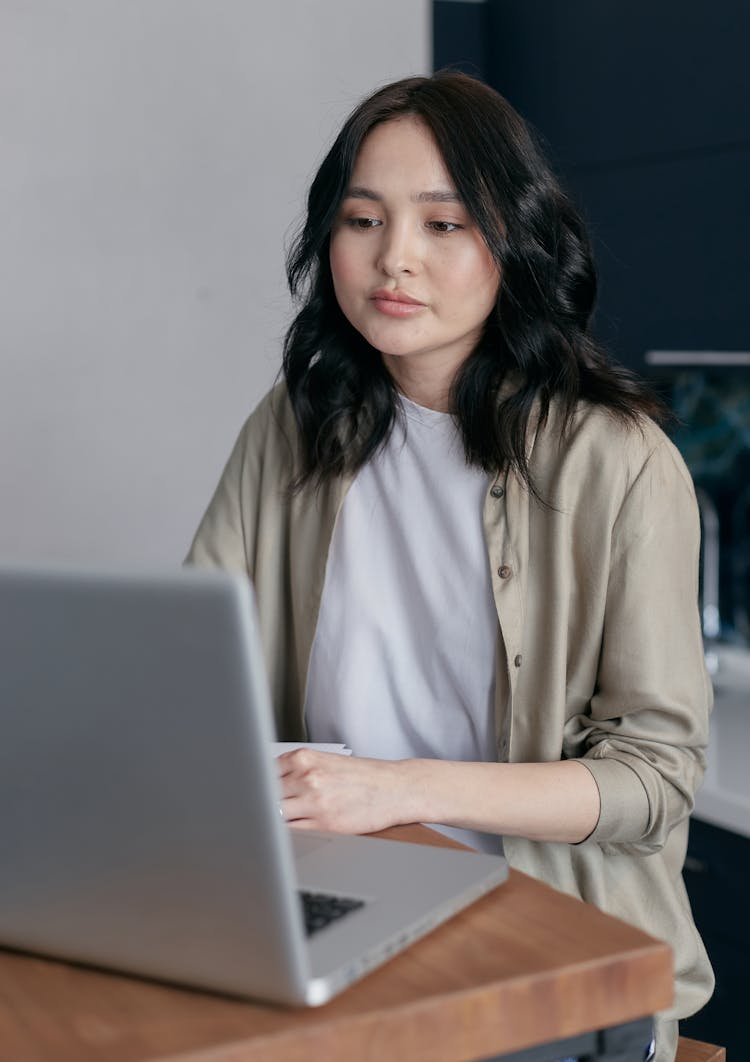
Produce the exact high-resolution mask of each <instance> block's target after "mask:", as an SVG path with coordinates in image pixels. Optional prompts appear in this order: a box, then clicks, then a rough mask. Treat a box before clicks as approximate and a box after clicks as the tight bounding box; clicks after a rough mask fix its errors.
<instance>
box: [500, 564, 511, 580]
mask: <svg viewBox="0 0 750 1062" xmlns="http://www.w3.org/2000/svg"><path fill="white" fill-rule="evenodd" d="M497 574H498V575H499V576H500V578H501V579H508V578H509V577H510V576H511V575H512V569H511V568H509V567H508V565H507V564H501V565H500V567H499V568H498V569H497Z"/></svg>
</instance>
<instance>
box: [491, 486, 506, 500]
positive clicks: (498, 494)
mask: <svg viewBox="0 0 750 1062" xmlns="http://www.w3.org/2000/svg"><path fill="white" fill-rule="evenodd" d="M490 494H491V495H492V497H493V498H502V496H503V494H505V488H504V487H493V488H492V490H491V491H490Z"/></svg>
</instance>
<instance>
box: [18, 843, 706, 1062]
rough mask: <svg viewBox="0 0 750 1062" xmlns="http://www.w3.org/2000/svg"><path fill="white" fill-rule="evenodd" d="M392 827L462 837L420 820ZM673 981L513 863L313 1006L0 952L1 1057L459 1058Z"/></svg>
mask: <svg viewBox="0 0 750 1062" xmlns="http://www.w3.org/2000/svg"><path fill="white" fill-rule="evenodd" d="M383 836H387V837H390V838H392V839H394V840H412V841H415V840H416V841H421V842H423V843H433V844H441V845H446V846H449V847H453V846H454V842H450V841H448V840H447V839H446V838H444V837H442V836H441V835H439V834H436V833H434V832H433V831H429V830H426V829H425V828H424V827H418V826H415V827H406V828H404V827H401V828H399V829H397V830H389V831H385V833H384V834H383ZM459 847H460V846H459ZM671 996H672V965H671V952H670V949H669V948H668V946H667V945H666V944H664V943H662V942H660V941H656V940H654V939H653V938H651V937H648V936H647V935H646V934H644V933H642V932H640V931H639V930H636V929H634V928H632V927H630V926H628V925H626V924H625V923H623V922H620V921H618V920H616V919H613V918H610V917H608V916H607V915H604V914H603V913H602V912H600V911H598V910H596V909H595V908H593V907H590V906H588V905H586V904H583V903H581V902H580V901H578V900H575V899H572V898H571V897H568V896H564V895H563V894H561V893H558V892H555V891H554V890H553V889H550V888H549V887H548V886H546V885H543V884H542V883H540V882H538V881H535V880H534V879H532V878H529V877H527V876H526V875H524V874H521V873H518V872H515V871H511V874H510V877H509V880H508V881H507V883H505V884H504V885H502V886H500V887H499V888H498V889H496V890H495V891H494V892H492V893H490V894H489V895H487V896H485V897H484V898H483V899H481V900H479V901H478V902H477V903H476V904H474V905H473V906H472V907H470V908H469V909H468V910H466V911H464V912H462V913H461V914H459V915H457V916H456V917H455V918H453V919H451V920H450V921H449V922H448V923H447V924H446V925H444V926H441V927H440V928H439V929H437V930H435V931H434V932H432V933H431V934H429V936H427V937H425V938H424V939H422V940H421V941H418V942H417V943H416V944H414V945H412V946H411V947H410V948H409V949H408V950H407V951H406V952H404V953H402V954H401V955H399V956H397V957H396V958H395V959H392V960H391V961H390V962H388V963H387V964H386V965H385V966H383V967H381V968H380V969H379V970H376V971H375V972H374V973H372V974H370V975H369V976H368V977H366V978H365V979H364V980H362V981H361V982H359V983H358V984H356V985H354V986H352V987H351V988H350V989H348V990H347V991H346V992H344V993H343V994H342V995H341V996H339V997H338V998H337V999H335V1000H333V1001H332V1002H331V1003H329V1004H327V1005H326V1006H325V1007H322V1008H318V1009H313V1010H307V1009H301V1008H300V1009H287V1008H282V1007H277V1006H268V1005H262V1004H256V1003H249V1002H246V1001H239V1000H233V999H227V998H224V997H220V996H215V995H209V994H205V993H201V992H197V991H190V990H187V989H180V988H173V987H170V986H166V985H159V984H154V983H153V982H146V981H141V980H138V979H136V978H130V977H125V976H121V975H119V974H109V973H104V972H100V971H95V970H91V969H85V968H82V967H75V966H72V965H69V964H65V963H61V962H52V961H47V960H43V959H39V958H35V957H32V956H27V955H21V954H14V953H10V952H0V1058H1V1059H2V1060H3V1062H5V1060H6V1059H7V1060H9V1062H10V1060H13V1062H42V1060H44V1062H48V1060H49V1059H55V1062H93V1060H95V1059H96V1060H97V1062H98V1060H101V1059H102V1058H106V1059H107V1062H142V1060H144V1059H149V1060H156V1059H159V1060H167V1059H169V1060H171V1062H176V1060H180V1062H240V1060H242V1062H314V1060H317V1059H325V1060H326V1062H344V1060H346V1062H351V1060H352V1059H357V1062H369V1060H373V1062H374V1060H376V1059H377V1060H378V1062H382V1059H396V1058H398V1059H404V1060H406V1059H409V1060H414V1062H428V1060H429V1062H459V1060H467V1059H472V1058H481V1057H487V1056H491V1055H493V1054H498V1053H500V1052H502V1051H511V1050H515V1049H520V1048H522V1047H526V1046H529V1045H531V1044H536V1043H543V1042H545V1041H548V1040H554V1039H558V1038H561V1037H565V1036H573V1035H575V1034H577V1033H579V1032H583V1031H586V1030H588V1029H590V1028H592V1027H601V1026H606V1025H612V1024H617V1023H619V1022H625V1021H628V1020H631V1019H635V1018H639V1017H641V1016H643V1015H646V1014H651V1013H653V1012H654V1011H656V1010H661V1009H663V1008H664V1007H666V1006H668V1005H669V1003H670V1002H671ZM710 1057H711V1056H709V1058H710Z"/></svg>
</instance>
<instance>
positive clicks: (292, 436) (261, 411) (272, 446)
mask: <svg viewBox="0 0 750 1062" xmlns="http://www.w3.org/2000/svg"><path fill="white" fill-rule="evenodd" d="M239 444H240V446H241V447H242V449H243V450H245V451H246V452H255V451H257V452H262V453H263V454H264V456H265V457H273V456H277V455H284V458H285V460H289V459H291V460H293V455H294V454H295V453H296V449H297V423H296V420H295V417H294V410H293V408H292V404H291V402H290V400H289V394H288V392H287V388H286V383H285V381H283V380H282V381H280V382H279V383H276V384H275V385H274V386H273V387H272V388H271V389H270V390H269V391H267V392H266V394H265V395H264V396H263V398H261V400H260V401H259V402H258V404H257V405H256V406H255V408H254V409H253V411H252V412H251V413H250V415H249V416H248V417H247V419H246V420H245V423H244V424H243V426H242V428H241V430H240V435H239Z"/></svg>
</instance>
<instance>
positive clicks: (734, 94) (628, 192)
mask: <svg viewBox="0 0 750 1062" xmlns="http://www.w3.org/2000/svg"><path fill="white" fill-rule="evenodd" d="M434 8H435V15H434V27H435V61H436V64H438V65H447V64H451V63H456V64H458V65H463V67H464V68H465V69H469V70H472V69H473V70H474V72H478V73H480V74H482V76H484V78H485V80H486V81H488V82H489V83H490V84H491V85H493V86H494V87H495V88H496V89H498V90H499V91H500V92H502V93H503V95H505V96H507V97H508V99H509V100H510V101H511V103H512V104H513V105H514V106H515V107H516V108H517V109H518V110H519V111H520V112H521V114H522V115H523V116H524V117H525V118H526V119H527V120H528V121H530V122H531V123H532V125H533V126H535V127H536V129H537V131H538V132H539V133H540V134H541V137H542V139H543V141H544V143H545V146H546V149H547V151H548V154H549V155H550V156H551V158H552V161H553V164H554V165H555V167H556V169H557V171H558V173H559V174H560V177H561V178H562V180H563V183H564V185H565V186H566V187H567V188H568V189H569V190H570V191H571V193H572V195H573V197H574V199H575V200H576V202H577V204H578V205H579V207H580V208H581V210H582V212H583V214H584V215H585V217H586V218H587V220H588V222H589V225H590V228H591V231H592V235H593V239H594V249H595V255H596V260H597V265H598V268H599V275H600V297H599V310H598V313H597V317H596V322H595V326H596V331H597V334H598V335H599V337H600V338H601V340H602V341H603V342H604V343H605V345H606V346H608V347H609V348H610V350H611V351H612V352H613V353H614V354H615V355H616V356H617V357H618V358H620V359H621V360H622V361H624V362H626V363H627V364H629V365H631V366H632V367H634V368H636V369H639V370H640V369H643V368H644V366H645V361H644V356H645V354H646V352H647V351H649V350H671V351H684V350H688V351H717V350H718V351H747V350H750V332H749V331H748V324H747V301H748V300H747V292H748V290H750V256H749V255H748V253H747V248H748V246H750V211H748V210H747V208H746V202H747V196H748V191H750V63H748V61H747V41H748V40H749V39H750V4H747V3H746V0H660V2H659V3H656V4H655V3H653V0H608V2H607V3H602V2H601V0H566V2H565V3H554V2H553V0H486V2H485V3H481V4H466V3H455V2H451V0H436V2H435V5H434ZM461 27H463V29H462V28H461Z"/></svg>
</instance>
